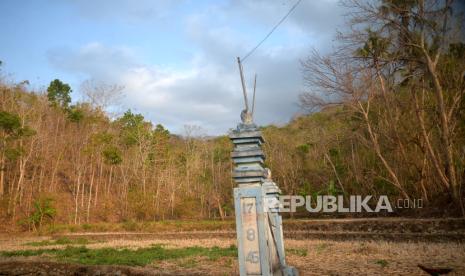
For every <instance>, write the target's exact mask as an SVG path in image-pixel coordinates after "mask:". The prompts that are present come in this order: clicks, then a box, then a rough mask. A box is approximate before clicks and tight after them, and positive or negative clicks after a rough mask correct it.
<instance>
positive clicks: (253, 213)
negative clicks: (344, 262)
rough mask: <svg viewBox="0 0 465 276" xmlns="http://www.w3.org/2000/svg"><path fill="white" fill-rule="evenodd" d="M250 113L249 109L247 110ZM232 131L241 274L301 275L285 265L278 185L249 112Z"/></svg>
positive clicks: (260, 136)
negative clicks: (265, 165)
mask: <svg viewBox="0 0 465 276" xmlns="http://www.w3.org/2000/svg"><path fill="white" fill-rule="evenodd" d="M246 112H247V111H246ZM246 115H247V116H245V119H244V118H243V123H241V124H239V125H238V127H237V129H235V130H232V131H231V132H230V136H229V137H230V138H231V140H232V142H233V144H234V150H233V152H232V153H231V157H232V160H233V163H234V170H233V178H234V180H235V182H236V183H237V184H238V187H237V188H235V189H234V203H235V211H236V230H237V242H238V251H239V270H240V274H241V275H298V273H297V270H295V269H294V268H293V267H289V266H287V265H286V261H285V255H284V243H283V234H282V222H281V216H280V215H279V204H278V203H279V201H278V195H279V193H280V190H279V188H278V187H277V185H276V184H275V183H274V182H273V181H272V180H271V173H270V171H269V170H268V169H266V168H264V162H265V155H264V154H263V151H262V148H261V145H262V144H263V143H264V140H263V137H262V135H261V132H260V131H259V130H258V129H257V127H256V125H255V124H253V123H252V122H251V116H249V114H246Z"/></svg>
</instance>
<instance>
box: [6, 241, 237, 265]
mask: <svg viewBox="0 0 465 276" xmlns="http://www.w3.org/2000/svg"><path fill="white" fill-rule="evenodd" d="M0 254H1V255H2V256H5V257H14V256H39V255H43V254H47V255H52V256H54V257H56V258H57V259H58V260H60V261H63V262H71V263H80V264H88V265H98V264H107V265H129V266H145V265H147V264H150V263H152V262H153V261H160V260H168V259H181V258H188V257H195V256H203V257H206V258H207V259H208V260H212V261H215V260H217V259H218V258H220V257H235V256H237V248H236V246H234V245H231V246H230V247H228V248H219V247H216V246H215V247H211V248H206V247H199V246H195V247H185V248H164V247H162V246H161V245H155V246H152V247H148V248H139V249H136V250H131V249H127V248H123V249H117V248H99V249H89V248H86V247H85V246H80V247H72V246H68V247H66V248H65V249H38V250H19V251H10V252H1V253H0Z"/></svg>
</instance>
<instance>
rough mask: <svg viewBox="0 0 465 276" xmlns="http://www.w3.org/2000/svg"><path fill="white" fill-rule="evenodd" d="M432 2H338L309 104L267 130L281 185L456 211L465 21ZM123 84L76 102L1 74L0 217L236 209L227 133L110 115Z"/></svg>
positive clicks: (462, 163) (213, 213) (449, 6)
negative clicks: (108, 104) (339, 10)
mask: <svg viewBox="0 0 465 276" xmlns="http://www.w3.org/2000/svg"><path fill="white" fill-rule="evenodd" d="M439 2H440V3H439ZM439 2H437V1H432V2H431V3H430V1H394V0H391V1H381V4H376V5H375V4H370V3H368V4H367V3H365V1H364V2H363V3H361V2H359V1H348V2H346V4H347V5H348V10H353V11H354V12H353V13H351V16H350V18H351V21H350V23H351V25H350V26H351V28H350V30H349V31H346V32H345V33H341V34H339V35H338V39H337V45H338V46H337V48H336V50H335V52H333V53H331V54H329V55H322V54H320V53H318V52H316V51H315V52H313V53H312V54H311V55H310V57H308V58H307V59H304V60H303V61H302V68H303V78H304V79H305V81H306V84H307V88H308V91H307V92H305V93H303V94H302V95H301V98H300V102H301V105H302V107H303V108H305V109H309V110H310V111H309V113H308V114H306V115H302V116H298V117H295V118H294V119H292V120H291V121H290V122H289V124H287V125H286V126H282V127H277V126H266V127H263V128H262V131H263V134H264V137H265V140H266V144H265V145H264V147H265V152H266V155H267V166H268V167H270V168H271V170H272V172H273V178H274V180H275V181H276V182H277V183H278V185H279V186H280V187H281V189H282V190H283V193H284V194H300V195H312V196H315V195H318V194H334V195H335V194H341V195H344V196H348V195H368V194H370V195H374V196H375V197H376V196H378V195H388V196H390V197H391V198H393V199H395V198H410V199H416V198H422V199H423V200H424V201H425V205H426V206H427V207H431V208H437V209H441V210H450V211H451V212H452V213H454V214H457V215H460V214H462V215H463V213H464V211H463V204H464V202H462V201H463V197H464V191H463V186H464V182H465V108H464V106H465V97H464V94H465V44H464V41H465V40H464V34H463V27H462V26H463V20H464V19H463V13H460V11H458V10H457V9H456V8H455V6H454V3H453V2H451V1H445V2H441V1H439ZM367 26H370V27H367ZM117 90H118V88H117V87H115V86H98V85H94V86H93V85H92V84H88V85H87V86H86V92H87V95H88V96H89V97H88V100H87V101H84V102H79V103H73V102H72V100H71V92H72V91H71V87H70V86H69V85H67V84H66V83H65V81H61V80H58V79H57V80H53V81H51V82H50V85H49V87H48V88H47V90H46V91H31V90H30V89H29V88H28V84H27V82H21V83H18V84H12V83H10V82H7V81H6V80H5V78H3V79H2V82H1V84H0V212H1V214H0V218H1V220H2V221H5V222H8V223H11V222H14V224H15V225H20V226H22V227H24V228H25V229H35V228H37V227H40V226H41V225H43V224H46V223H50V222H60V223H71V224H82V223H91V222H100V221H109V222H116V221H128V220H138V221H144V220H163V219H176V218H191V219H194V218H226V217H229V216H231V215H232V214H233V203H232V188H233V187H234V186H235V184H234V183H233V182H232V180H231V174H230V171H231V161H230V151H231V145H230V142H229V139H228V137H227V136H226V135H225V136H221V137H215V138H211V137H199V136H196V135H194V131H193V130H194V128H193V127H187V128H186V133H185V134H184V135H182V136H181V135H174V134H171V133H169V131H168V130H166V129H165V128H164V127H163V126H162V125H160V124H156V125H155V124H154V123H151V122H148V121H147V120H146V119H145V118H144V117H143V115H141V114H135V113H133V112H131V111H130V110H128V111H127V112H125V113H124V114H123V115H122V116H119V117H117V118H113V116H110V115H108V114H107V113H106V111H105V110H106V109H105V99H104V98H105V95H107V96H108V95H110V94H111V93H113V92H114V93H116V92H117ZM96 99H99V100H96ZM232 127H233V126H232Z"/></svg>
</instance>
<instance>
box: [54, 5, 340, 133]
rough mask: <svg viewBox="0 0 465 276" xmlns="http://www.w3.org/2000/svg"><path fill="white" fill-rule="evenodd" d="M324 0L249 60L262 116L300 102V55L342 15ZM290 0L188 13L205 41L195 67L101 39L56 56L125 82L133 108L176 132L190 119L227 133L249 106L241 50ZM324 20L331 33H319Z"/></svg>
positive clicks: (195, 42) (286, 111)
mask: <svg viewBox="0 0 465 276" xmlns="http://www.w3.org/2000/svg"><path fill="white" fill-rule="evenodd" d="M317 2H318V1H303V2H302V3H301V7H300V9H296V11H295V14H294V15H293V16H291V17H290V18H289V21H290V22H287V23H286V24H283V25H284V26H282V28H283V29H284V30H282V32H284V33H285V34H284V36H283V34H282V33H281V34H276V35H280V36H281V37H284V38H286V39H281V40H279V41H278V42H276V41H274V42H273V43H270V44H264V45H263V46H262V47H261V48H259V50H257V51H256V52H255V53H254V56H253V58H252V57H251V58H249V59H248V60H247V62H246V63H245V64H244V68H245V73H246V79H247V81H248V84H249V89H250V88H251V86H252V79H253V74H254V73H255V72H256V73H257V74H258V81H257V106H256V116H255V117H256V122H257V123H258V124H262V125H263V124H270V123H284V122H286V121H288V120H289V119H290V118H291V117H292V116H293V115H294V114H295V113H296V112H298V110H299V109H298V107H297V104H296V102H297V98H298V97H297V96H298V94H299V93H300V92H301V83H302V81H301V79H302V77H301V71H300V63H299V59H301V58H304V57H305V55H306V53H307V51H308V50H309V48H310V47H311V46H315V45H316V46H318V44H323V45H326V46H327V43H328V39H327V37H329V34H328V33H329V32H330V31H332V30H334V28H335V26H336V24H337V23H338V22H339V21H338V20H339V19H338V17H336V19H335V18H334V14H335V13H336V14H337V12H335V7H336V5H335V4H334V2H333V1H322V2H318V3H317ZM273 3H274V2H273ZM292 3H294V2H292ZM316 3H317V4H316ZM289 7H290V6H289V4H286V5H284V7H283V6H281V5H280V4H279V3H278V4H276V3H274V4H270V2H269V1H266V2H265V1H240V2H236V1H234V2H230V3H227V4H223V5H216V6H210V7H208V9H206V10H205V11H203V12H201V13H196V14H191V15H189V16H187V17H186V18H185V19H184V20H185V22H186V29H185V35H186V36H187V37H186V38H187V39H188V40H189V41H190V42H191V43H192V44H191V45H186V47H187V46H188V47H196V48H198V51H196V53H195V54H194V55H193V56H192V57H191V59H190V60H188V62H187V63H186V64H185V65H187V66H184V67H187V69H176V70H175V69H172V68H169V67H160V65H157V64H150V63H147V62H141V60H142V58H140V57H138V56H137V55H136V54H135V53H134V51H133V50H131V49H129V48H126V47H119V46H111V45H103V44H100V43H89V44H86V45H83V46H82V47H80V48H79V49H55V50H53V51H50V53H49V59H50V61H51V63H52V64H54V65H55V66H56V67H58V68H60V69H62V70H65V71H67V72H71V73H77V74H81V75H83V76H84V77H85V78H93V79H100V80H103V81H105V82H109V83H115V84H120V85H123V86H124V87H125V94H126V97H125V102H124V105H125V107H126V108H131V109H133V110H135V111H136V112H140V113H142V114H143V115H144V116H145V117H146V118H148V119H150V120H152V121H153V122H154V123H162V124H164V125H165V126H167V127H168V128H169V129H170V130H171V131H173V132H176V133H182V132H183V127H184V125H186V124H192V123H195V124H198V125H200V126H201V127H202V128H203V129H205V130H206V131H207V133H208V134H210V135H211V134H224V133H225V132H226V131H227V130H228V129H229V128H232V127H235V125H236V124H237V123H238V122H239V114H240V111H241V110H242V108H243V107H242V106H243V99H242V92H241V85H240V80H239V74H238V70H237V64H236V63H235V62H236V61H235V57H236V56H237V55H240V54H244V53H246V52H247V50H249V49H250V47H251V46H252V45H254V44H255V43H256V42H258V41H259V39H261V38H262V37H263V35H265V34H266V33H263V34H260V35H258V36H257V30H260V31H259V32H258V33H261V31H262V30H263V29H266V30H268V29H269V27H271V26H272V25H273V24H274V23H275V22H276V20H279V18H280V17H281V16H282V15H283V12H286V11H287V9H288V8H289ZM212 11H214V13H212ZM238 16H239V19H237V17H238ZM240 18H248V20H244V22H245V23H247V24H250V25H251V26H254V24H255V26H254V27H255V28H252V29H253V30H254V31H251V32H248V31H244V24H243V23H244V22H240V21H241V20H240ZM257 26H259V27H257ZM264 26H269V27H268V28H267V27H264ZM319 28H321V29H322V30H323V31H324V33H322V34H319V32H318V31H319ZM278 32H279V31H277V33H278ZM307 36H308V38H306V37H307ZM287 39H288V40H287ZM312 43H313V44H315V45H312ZM250 90H251V89H250ZM249 93H251V91H250V92H249Z"/></svg>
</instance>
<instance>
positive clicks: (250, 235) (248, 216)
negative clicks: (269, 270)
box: [241, 197, 261, 274]
mask: <svg viewBox="0 0 465 276" xmlns="http://www.w3.org/2000/svg"><path fill="white" fill-rule="evenodd" d="M241 207H242V208H241V209H242V212H241V213H242V214H241V217H242V241H243V245H244V248H243V250H244V252H243V256H244V258H245V264H246V271H247V274H261V269H260V250H259V243H258V237H257V233H258V225H257V205H256V200H255V197H245V198H241Z"/></svg>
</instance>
